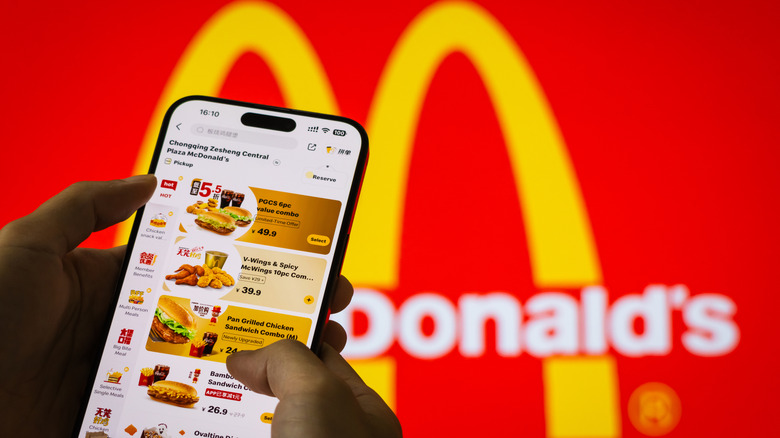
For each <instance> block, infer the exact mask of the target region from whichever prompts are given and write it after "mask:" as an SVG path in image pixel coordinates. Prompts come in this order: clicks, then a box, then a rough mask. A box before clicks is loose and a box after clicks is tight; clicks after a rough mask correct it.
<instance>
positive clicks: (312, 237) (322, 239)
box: [306, 234, 330, 246]
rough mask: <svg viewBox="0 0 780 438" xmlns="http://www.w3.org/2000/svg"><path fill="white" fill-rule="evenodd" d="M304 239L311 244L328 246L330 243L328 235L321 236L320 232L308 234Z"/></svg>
mask: <svg viewBox="0 0 780 438" xmlns="http://www.w3.org/2000/svg"><path fill="white" fill-rule="evenodd" d="M306 241H307V242H309V244H311V245H317V246H328V245H329V244H330V237H328V236H322V235H320V234H309V237H307V238H306Z"/></svg>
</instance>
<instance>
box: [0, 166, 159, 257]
mask: <svg viewBox="0 0 780 438" xmlns="http://www.w3.org/2000/svg"><path fill="white" fill-rule="evenodd" d="M155 186H156V178H155V177H154V175H137V176H134V177H130V178H126V179H120V180H114V181H104V182H94V181H90V182H79V183H76V184H73V185H71V186H70V187H68V188H67V189H65V190H63V191H62V192H61V193H60V194H58V195H57V196H55V197H53V198H51V199H50V200H48V201H46V202H45V203H44V204H43V205H41V206H40V207H38V209H37V210H35V211H34V212H32V213H31V214H30V215H28V216H26V217H23V218H21V219H19V220H17V221H14V222H12V223H10V224H8V226H7V227H6V228H8V230H7V232H6V233H4V235H3V238H4V239H7V240H6V242H8V243H10V244H13V245H20V246H24V247H27V248H31V249H39V250H43V251H49V252H52V253H54V254H58V255H62V254H65V253H67V252H69V251H71V250H72V249H73V248H75V247H76V246H78V245H79V243H81V242H82V241H84V239H86V238H87V236H89V234H90V233H92V232H93V231H97V230H102V229H103V228H106V227H108V226H111V225H113V224H116V223H118V222H120V221H122V220H125V219H127V218H128V217H129V216H130V215H131V214H132V213H133V212H134V211H136V210H137V209H138V208H139V207H140V206H142V205H143V204H144V203H145V202H146V201H147V200H149V198H150V197H151V196H152V193H153V192H154V188H155Z"/></svg>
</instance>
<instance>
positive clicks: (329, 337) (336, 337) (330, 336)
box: [322, 321, 347, 351]
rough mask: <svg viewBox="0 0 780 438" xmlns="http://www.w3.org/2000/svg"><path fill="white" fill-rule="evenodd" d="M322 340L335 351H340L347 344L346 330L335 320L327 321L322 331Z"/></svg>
mask: <svg viewBox="0 0 780 438" xmlns="http://www.w3.org/2000/svg"><path fill="white" fill-rule="evenodd" d="M322 342H324V343H326V344H328V345H330V346H331V347H333V348H334V349H335V350H336V351H341V350H343V349H344V346H346V345H347V331H346V330H344V327H342V326H341V324H339V323H337V322H336V321H328V323H327V324H325V331H324V332H323V333H322Z"/></svg>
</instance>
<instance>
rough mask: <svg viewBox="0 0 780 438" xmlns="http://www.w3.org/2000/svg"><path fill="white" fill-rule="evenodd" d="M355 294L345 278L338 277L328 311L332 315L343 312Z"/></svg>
mask: <svg viewBox="0 0 780 438" xmlns="http://www.w3.org/2000/svg"><path fill="white" fill-rule="evenodd" d="M354 293H355V289H353V288H352V284H351V283H350V282H349V280H347V277H345V276H343V275H342V276H341V277H339V281H338V283H337V284H336V291H335V292H334V294H333V300H332V301H331V303H330V311H331V312H332V313H338V312H341V311H342V310H344V309H345V308H346V307H347V305H348V304H349V302H350V301H352V295H353V294H354Z"/></svg>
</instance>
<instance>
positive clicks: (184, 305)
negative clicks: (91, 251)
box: [73, 96, 368, 438]
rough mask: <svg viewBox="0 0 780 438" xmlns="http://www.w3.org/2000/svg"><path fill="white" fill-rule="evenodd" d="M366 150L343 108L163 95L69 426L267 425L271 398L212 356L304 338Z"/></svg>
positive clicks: (315, 337)
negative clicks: (99, 344)
mask: <svg viewBox="0 0 780 438" xmlns="http://www.w3.org/2000/svg"><path fill="white" fill-rule="evenodd" d="M367 158H368V137H367V136H366V133H365V131H364V130H363V128H362V127H361V126H360V125H359V124H358V123H356V122H354V121H352V120H349V119H346V118H343V117H337V116H332V115H324V114H316V113H310V112H304V111H296V110H290V109H284V108H275V107H269V106H263V105H256V104H250V103H243V102H236V101H229V100H225V99H219V98H214V97H204V96H190V97H185V98H183V99H181V100H179V101H177V102H175V103H174V104H173V105H172V106H171V108H170V109H169V110H168V112H167V113H166V115H165V119H164V120H163V123H162V128H161V130H160V135H159V138H158V140H157V145H156V148H155V150H154V154H153V158H152V162H151V165H150V167H149V172H150V173H154V174H155V175H156V176H157V189H156V190H155V193H154V195H153V196H152V198H151V199H150V200H149V202H148V203H147V204H146V205H145V206H144V207H143V208H142V209H140V210H139V211H138V213H137V214H136V216H135V221H134V224H133V228H132V233H131V236H130V241H129V243H128V246H127V254H126V256H125V261H124V266H123V269H122V273H121V275H120V281H119V284H118V286H117V292H116V303H115V305H114V310H113V315H112V317H111V318H110V322H109V324H108V327H107V328H106V334H105V345H104V347H103V351H102V354H101V355H100V357H99V361H98V363H97V365H96V368H95V371H94V381H93V383H92V385H91V386H90V387H89V388H88V392H87V394H86V396H85V400H84V403H83V406H82V411H81V413H82V415H81V419H80V420H79V422H78V423H77V424H76V427H75V429H74V432H73V436H74V437H80V438H84V437H142V438H149V437H170V438H173V437H225V438H227V437H230V438H239V437H250V436H251V437H256V436H270V430H271V429H270V428H271V423H272V421H273V412H274V408H275V406H276V403H277V400H276V399H275V398H272V397H266V396H262V395H259V394H256V393H254V392H252V391H251V390H249V389H248V388H247V387H245V386H244V385H242V384H241V383H239V382H238V381H237V380H235V379H234V378H233V377H232V376H231V375H230V374H229V373H228V372H227V369H226V367H225V360H226V359H227V357H228V356H230V355H231V354H232V353H235V352H237V351H242V350H254V349H258V348H263V347H265V346H267V345H270V344H272V343H273V342H276V341H278V340H281V339H295V340H298V341H300V342H303V343H305V344H306V345H308V346H309V347H311V348H312V349H314V350H316V349H317V346H318V345H319V342H320V334H321V332H322V328H323V326H324V324H325V322H326V320H327V317H328V309H329V304H330V298H331V293H332V291H333V290H334V288H335V285H336V282H337V280H338V277H339V273H340V270H341V265H342V261H343V258H344V252H345V250H346V246H347V241H348V240H349V231H350V225H351V222H352V218H353V214H354V211H355V203H356V201H357V198H358V193H359V191H360V184H361V181H362V177H363V172H364V170H365V166H366V161H367Z"/></svg>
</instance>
